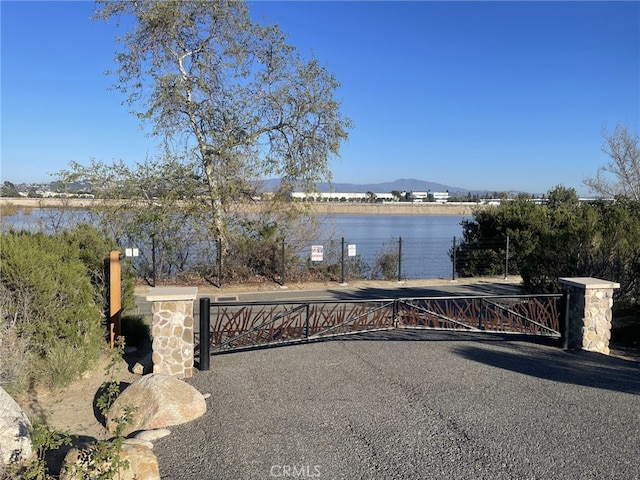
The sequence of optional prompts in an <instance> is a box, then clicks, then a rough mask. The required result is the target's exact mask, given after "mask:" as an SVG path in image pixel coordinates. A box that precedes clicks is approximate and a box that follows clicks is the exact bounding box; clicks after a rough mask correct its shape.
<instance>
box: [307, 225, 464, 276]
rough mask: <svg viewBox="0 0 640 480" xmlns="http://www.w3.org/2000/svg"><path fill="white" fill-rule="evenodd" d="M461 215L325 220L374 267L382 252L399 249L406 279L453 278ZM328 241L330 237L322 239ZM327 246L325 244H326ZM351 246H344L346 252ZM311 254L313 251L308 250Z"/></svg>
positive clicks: (333, 230) (335, 236) (327, 228)
mask: <svg viewBox="0 0 640 480" xmlns="http://www.w3.org/2000/svg"><path fill="white" fill-rule="evenodd" d="M468 218H469V217H465V216H460V215H442V216H441V215H424V216H413V215H336V216H333V217H330V218H328V219H327V220H326V222H325V223H326V224H325V225H324V227H325V229H326V231H331V232H333V233H332V235H331V236H332V238H334V239H335V241H337V242H339V241H340V239H341V238H342V237H344V240H345V244H346V245H349V244H351V245H355V252H356V255H359V256H360V258H361V259H362V261H363V262H365V263H366V264H367V265H369V266H371V267H373V266H374V265H375V262H376V257H377V256H378V255H379V254H380V252H394V253H396V252H398V253H399V252H400V249H401V253H402V260H401V275H402V277H403V278H407V279H418V278H450V277H451V275H452V262H451V259H450V258H449V250H450V249H451V247H452V245H453V238H454V237H456V238H457V239H458V241H459V239H460V237H461V236H462V226H461V222H462V221H463V220H464V219H468ZM400 238H402V242H400ZM321 243H322V244H326V243H327V240H325V241H323V242H321ZM325 248H326V247H325ZM347 251H348V248H347V246H345V256H346V255H347ZM309 255H311V252H310V251H309Z"/></svg>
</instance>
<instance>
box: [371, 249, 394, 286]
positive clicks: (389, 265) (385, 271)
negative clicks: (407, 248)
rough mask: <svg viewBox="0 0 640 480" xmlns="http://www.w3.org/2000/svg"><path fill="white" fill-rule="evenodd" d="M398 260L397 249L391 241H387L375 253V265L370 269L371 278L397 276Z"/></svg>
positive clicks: (392, 277)
mask: <svg viewBox="0 0 640 480" xmlns="http://www.w3.org/2000/svg"><path fill="white" fill-rule="evenodd" d="M398 260H399V251H398V249H397V248H396V247H395V246H394V245H393V241H389V243H386V244H385V245H383V247H382V250H380V252H378V253H377V255H376V260H375V265H374V266H373V269H372V271H371V279H372V280H375V279H378V278H382V279H384V280H393V279H395V278H396V277H397V276H398Z"/></svg>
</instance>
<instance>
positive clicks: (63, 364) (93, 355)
mask: <svg viewBox="0 0 640 480" xmlns="http://www.w3.org/2000/svg"><path fill="white" fill-rule="evenodd" d="M0 241H1V242H2V249H1V251H0V280H1V283H2V285H3V287H4V288H5V293H6V295H7V296H6V301H5V303H4V304H3V309H2V321H3V324H4V325H5V328H7V325H9V326H10V328H13V329H15V330H14V331H13V334H14V336H15V337H16V338H17V339H20V341H22V342H23V344H24V345H27V344H28V351H29V359H28V368H27V369H26V371H27V373H26V375H27V376H28V377H29V378H30V379H33V380H36V381H40V382H41V383H44V384H47V385H51V386H54V385H55V386H60V385H66V384H68V383H69V382H71V381H72V380H73V379H75V378H77V377H78V376H79V375H80V374H81V373H82V372H83V371H84V370H86V369H87V368H89V367H90V366H91V364H92V363H94V361H95V360H96V359H97V358H98V355H99V353H100V347H101V345H102V344H103V341H104V338H105V335H106V331H105V329H104V327H103V324H102V319H103V309H102V305H101V304H100V302H98V301H96V300H97V298H98V295H97V294H96V290H95V289H94V286H93V285H92V283H91V276H90V272H89V269H88V268H87V266H86V265H85V263H83V260H82V258H83V257H85V260H86V255H87V253H88V252H87V250H86V249H85V251H84V252H83V249H82V248H80V247H79V245H78V244H77V243H74V242H72V241H70V239H69V238H68V237H65V236H64V235H63V236H49V235H45V234H43V233H28V232H24V231H22V232H16V231H11V232H8V233H3V234H2V235H1V236H0ZM3 343H4V342H3Z"/></svg>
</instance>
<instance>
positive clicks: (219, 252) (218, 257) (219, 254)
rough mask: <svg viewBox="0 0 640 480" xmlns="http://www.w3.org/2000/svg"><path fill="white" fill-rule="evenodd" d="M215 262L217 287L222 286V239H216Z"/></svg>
mask: <svg viewBox="0 0 640 480" xmlns="http://www.w3.org/2000/svg"><path fill="white" fill-rule="evenodd" d="M216 263H217V264H218V288H220V287H222V240H220V239H218V240H216Z"/></svg>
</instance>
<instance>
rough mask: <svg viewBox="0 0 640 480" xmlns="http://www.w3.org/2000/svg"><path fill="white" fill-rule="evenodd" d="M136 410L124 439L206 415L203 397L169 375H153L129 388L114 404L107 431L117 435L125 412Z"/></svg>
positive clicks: (108, 417) (124, 432)
mask: <svg viewBox="0 0 640 480" xmlns="http://www.w3.org/2000/svg"><path fill="white" fill-rule="evenodd" d="M127 408H129V409H131V408H133V412H132V415H131V417H132V422H131V423H129V424H127V425H125V428H124V431H123V432H122V435H125V436H127V435H129V434H130V433H132V432H136V431H138V430H153V429H156V428H165V427H169V426H172V425H180V424H182V423H187V422H190V421H191V420H194V419H196V418H198V417H200V416H202V415H204V413H205V412H206V411H207V404H206V403H205V399H204V397H203V396H202V395H201V394H200V392H198V391H197V390H196V389H195V388H193V387H192V386H191V385H189V384H188V383H185V382H184V381H183V380H179V379H177V378H176V377H172V376H170V375H163V374H159V373H151V374H149V375H145V376H144V377H142V378H140V379H138V380H136V381H135V382H133V383H132V384H131V385H129V386H128V387H127V388H126V389H125V391H124V392H122V393H121V394H120V396H119V397H118V398H117V399H116V401H115V402H114V403H113V405H112V406H111V408H110V409H109V412H108V413H107V416H106V420H107V422H106V427H107V430H108V431H109V432H111V433H115V431H116V428H117V425H118V423H117V422H118V420H119V419H122V418H123V417H124V415H125V409H127Z"/></svg>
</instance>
